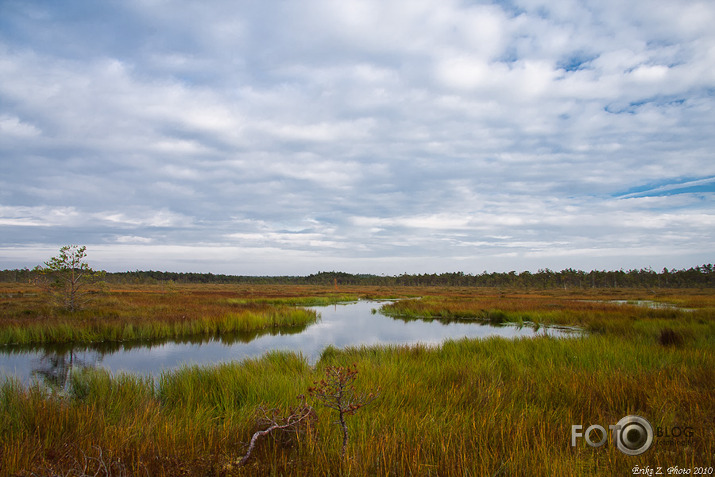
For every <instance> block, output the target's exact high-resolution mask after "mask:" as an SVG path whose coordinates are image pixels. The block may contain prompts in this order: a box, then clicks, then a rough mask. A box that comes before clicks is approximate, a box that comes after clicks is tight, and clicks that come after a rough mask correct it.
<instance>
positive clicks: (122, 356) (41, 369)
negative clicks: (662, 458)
mask: <svg viewBox="0 0 715 477" xmlns="http://www.w3.org/2000/svg"><path fill="white" fill-rule="evenodd" d="M382 304H383V303H381V302H375V301H359V302H355V303H347V304H338V305H331V306H323V307H313V309H314V310H316V311H317V312H318V313H319V314H320V317H321V318H320V320H319V321H318V322H317V323H315V324H312V325H309V326H307V327H303V328H294V329H284V330H271V331H264V332H258V333H247V334H232V335H226V336H221V337H211V338H208V337H207V338H187V339H185V340H172V341H164V342H126V343H109V344H106V343H100V344H96V345H83V346H75V347H72V346H67V345H55V346H43V347H13V346H7V347H4V348H3V347H0V382H1V381H3V380H4V378H5V377H7V376H14V377H15V378H17V379H19V380H20V381H21V382H23V383H25V384H28V383H30V382H32V381H33V380H35V379H37V380H40V381H44V382H46V383H48V384H53V385H58V386H64V383H65V381H66V380H67V378H68V377H69V374H70V372H71V370H72V368H77V367H102V368H105V369H107V370H109V371H110V372H112V373H118V372H127V373H138V374H145V375H150V376H154V377H157V376H159V375H160V374H161V373H162V372H163V371H168V370H172V369H176V368H178V367H180V366H182V365H191V364H198V365H211V364H216V363H221V362H228V361H235V360H242V359H246V358H252V357H258V356H260V355H262V354H264V353H266V352H267V351H271V350H287V351H293V352H296V353H302V354H303V356H305V357H306V358H307V359H308V361H309V362H310V363H311V364H314V363H315V362H316V361H317V360H318V359H319V358H320V354H321V352H322V351H323V350H324V349H325V348H326V347H327V346H330V345H332V346H335V347H338V348H345V347H348V346H363V345H365V346H370V345H404V344H416V343H423V344H427V345H436V344H440V343H442V342H444V341H445V340H448V339H459V338H465V337H467V338H486V337H489V336H502V337H506V338H515V337H522V336H525V337H530V336H537V335H544V334H547V335H550V336H557V337H559V336H572V335H573V333H572V332H570V331H569V330H564V329H558V328H544V327H542V328H540V329H539V330H536V331H535V330H534V329H532V328H531V327H528V326H524V327H521V328H519V327H516V326H491V325H485V324H480V323H473V322H470V323H465V322H461V323H460V322H441V321H437V320H433V321H424V320H411V321H403V320H400V319H394V318H390V317H387V316H384V315H382V314H380V313H379V312H378V313H375V312H373V310H377V309H379V307H380V306H381V305H382Z"/></svg>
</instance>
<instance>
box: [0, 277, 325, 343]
mask: <svg viewBox="0 0 715 477" xmlns="http://www.w3.org/2000/svg"><path fill="white" fill-rule="evenodd" d="M236 296H241V293H240V290H238V291H236V290H231V291H229V290H228V289H226V288H225V287H223V288H222V287H206V288H202V287H200V286H192V287H183V288H182V287H170V288H169V287H158V286H155V287H144V288H124V289H115V290H105V291H97V292H95V293H94V294H93V295H92V300H91V301H90V303H89V304H88V305H87V306H86V307H84V308H83V309H82V310H79V311H75V312H69V311H66V310H63V309H61V308H57V307H53V306H52V305H50V304H48V300H47V298H46V297H45V296H43V295H42V294H41V293H38V291H37V290H36V289H34V288H31V287H17V286H15V287H9V286H5V288H4V289H3V290H0V345H28V344H40V343H68V342H72V343H90V342H101V341H131V340H161V339H172V338H180V337H188V336H216V335H220V334H224V333H235V332H248V331H257V330H263V329H268V328H281V327H297V326H305V325H307V324H310V323H313V322H315V320H316V319H317V314H316V313H315V312H314V311H312V310H305V309H301V308H296V307H294V306H289V304H286V303H281V302H280V299H279V300H278V301H273V302H270V301H267V300H266V298H252V297H250V296H249V297H244V298H235V297H236ZM281 299H283V300H287V299H286V298H285V297H283V298H281ZM320 299H325V297H321V298H320ZM303 300H304V301H307V300H305V299H304V298H303Z"/></svg>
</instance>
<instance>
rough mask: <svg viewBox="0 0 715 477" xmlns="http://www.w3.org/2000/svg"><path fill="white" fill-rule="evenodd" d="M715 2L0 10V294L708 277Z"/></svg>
mask: <svg viewBox="0 0 715 477" xmlns="http://www.w3.org/2000/svg"><path fill="white" fill-rule="evenodd" d="M714 24H715V2H712V1H709V0H703V1H688V0H682V1H678V0H667V1H661V0H630V1H627V2H624V1H623V0H594V1H575V0H574V1H571V0H513V1H510V0H505V1H495V2H488V1H448V0H340V1H335V0H295V1H287V0H286V1H278V0H265V1H249V0H244V1H240V0H238V1H237V0H225V1H205V2H195V1H181V0H175V1H174V0H115V1H112V0H107V1H94V0H82V1H80V0H62V1H51V2H48V1H40V0H0V166H1V175H0V268H16V267H25V266H27V267H30V268H31V267H33V266H35V265H38V264H40V263H42V262H43V261H45V260H47V259H49V257H51V256H52V255H56V254H57V251H58V250H59V247H60V246H61V245H64V244H71V243H75V244H81V245H86V246H87V252H88V261H89V263H90V265H92V266H93V267H94V268H98V269H105V270H109V271H124V270H135V269H141V270H149V269H153V270H168V271H194V272H213V273H229V274H239V275H240V274H243V275H285V274H291V275H292V274H297V275H306V274H310V273H315V272H317V271H321V270H322V271H330V270H339V271H346V272H351V273H375V274H381V273H386V274H400V273H403V272H408V273H425V272H426V273H433V272H437V273H439V272H447V271H464V272H467V273H481V272H482V271H485V270H486V271H490V272H491V271H509V270H516V271H523V270H532V271H535V270H537V269H539V268H551V269H554V270H561V269H563V268H568V267H572V268H577V269H584V270H591V269H620V268H624V269H630V268H642V267H649V266H650V267H653V268H654V269H656V270H658V271H660V270H661V269H662V268H663V267H668V268H688V267H691V266H696V265H700V264H703V263H710V262H713V261H715V260H714V259H715V254H714V252H715V245H714V243H715V201H714V200H713V199H714V197H715V108H714V107H715V28H713V25H714Z"/></svg>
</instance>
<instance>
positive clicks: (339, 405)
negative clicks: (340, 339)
mask: <svg viewBox="0 0 715 477" xmlns="http://www.w3.org/2000/svg"><path fill="white" fill-rule="evenodd" d="M357 375H358V370H357V365H356V364H354V363H353V364H352V366H345V367H343V366H328V367H327V368H326V370H325V378H323V379H321V380H320V381H316V382H314V383H313V384H314V386H312V387H310V388H308V393H309V394H310V395H311V396H313V397H314V398H316V399H317V400H318V401H319V402H320V403H321V404H322V405H323V406H326V407H328V408H330V409H334V410H335V411H337V413H338V423H339V424H340V427H341V428H342V430H343V447H342V450H341V452H340V455H341V456H342V457H345V449H347V446H348V426H347V423H346V422H345V416H350V415H352V414H355V413H356V412H357V411H358V410H359V409H360V408H362V407H363V406H366V405H368V404H370V403H371V402H372V401H374V400H375V399H376V398H377V397H378V395H379V390H378V391H377V392H375V393H365V392H357V391H356V390H355V387H354V384H355V380H356V379H357Z"/></svg>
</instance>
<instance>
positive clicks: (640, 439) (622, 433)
mask: <svg viewBox="0 0 715 477" xmlns="http://www.w3.org/2000/svg"><path fill="white" fill-rule="evenodd" d="M613 439H614V440H615V441H616V446H617V447H618V450H620V451H621V452H623V453H624V454H627V455H640V454H642V453H644V452H645V451H647V450H648V449H650V446H651V444H653V427H652V426H651V425H650V422H648V421H646V420H645V419H643V418H642V417H640V416H626V417H624V418H623V419H621V420H620V421H618V424H616V426H615V427H614V428H613Z"/></svg>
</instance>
